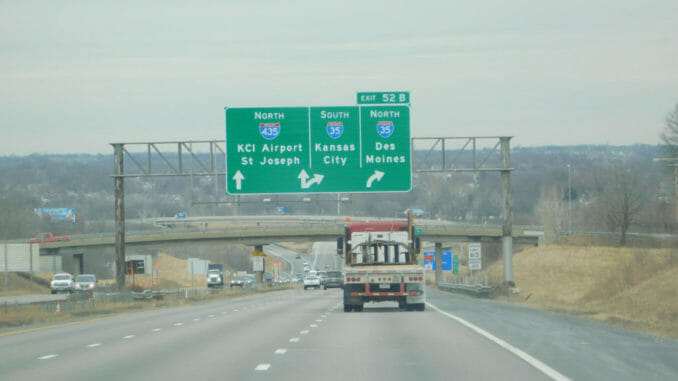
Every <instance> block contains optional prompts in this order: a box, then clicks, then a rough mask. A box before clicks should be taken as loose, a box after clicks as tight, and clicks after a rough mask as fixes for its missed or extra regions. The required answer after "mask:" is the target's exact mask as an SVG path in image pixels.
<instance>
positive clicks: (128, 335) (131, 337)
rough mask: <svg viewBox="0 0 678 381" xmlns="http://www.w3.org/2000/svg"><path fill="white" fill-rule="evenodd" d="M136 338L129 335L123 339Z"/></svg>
mask: <svg viewBox="0 0 678 381" xmlns="http://www.w3.org/2000/svg"><path fill="white" fill-rule="evenodd" d="M135 337H136V336H134V335H127V336H125V337H123V339H133V338H135Z"/></svg>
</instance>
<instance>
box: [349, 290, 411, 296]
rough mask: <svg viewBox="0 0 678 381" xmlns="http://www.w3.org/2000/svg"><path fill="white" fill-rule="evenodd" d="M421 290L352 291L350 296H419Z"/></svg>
mask: <svg viewBox="0 0 678 381" xmlns="http://www.w3.org/2000/svg"><path fill="white" fill-rule="evenodd" d="M421 294H422V292H421V291H415V292H352V293H351V296H419V295H421Z"/></svg>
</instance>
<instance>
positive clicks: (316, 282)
mask: <svg viewBox="0 0 678 381" xmlns="http://www.w3.org/2000/svg"><path fill="white" fill-rule="evenodd" d="M311 287H313V288H318V289H319V288H320V277H318V276H317V275H315V274H308V275H306V277H305V278H304V290H306V289H309V288H311Z"/></svg>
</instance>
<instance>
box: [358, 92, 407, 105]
mask: <svg viewBox="0 0 678 381" xmlns="http://www.w3.org/2000/svg"><path fill="white" fill-rule="evenodd" d="M409 103H410V93H409V92H408V91H387V92H369V93H358V104H359V105H362V104H409Z"/></svg>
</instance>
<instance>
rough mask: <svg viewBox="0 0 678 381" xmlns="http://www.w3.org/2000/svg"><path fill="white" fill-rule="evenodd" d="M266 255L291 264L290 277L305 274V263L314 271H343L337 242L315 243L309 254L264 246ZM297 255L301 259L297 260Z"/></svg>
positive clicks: (273, 246) (275, 246)
mask: <svg viewBox="0 0 678 381" xmlns="http://www.w3.org/2000/svg"><path fill="white" fill-rule="evenodd" d="M264 252H265V253H266V255H272V256H275V257H276V258H279V259H281V260H283V261H285V262H287V263H289V264H290V268H291V271H290V273H289V275H290V276H293V275H294V274H297V273H303V271H304V265H303V264H304V262H306V263H308V264H309V265H310V266H311V269H313V270H328V269H331V270H334V269H335V268H338V269H339V270H341V268H342V263H341V258H340V257H339V256H337V243H336V242H314V243H313V245H312V246H311V249H310V250H309V253H308V254H306V253H298V252H296V251H293V250H290V249H288V248H286V247H283V246H279V245H266V246H264ZM297 255H299V256H300V258H298V259H297V258H296V257H297Z"/></svg>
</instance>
